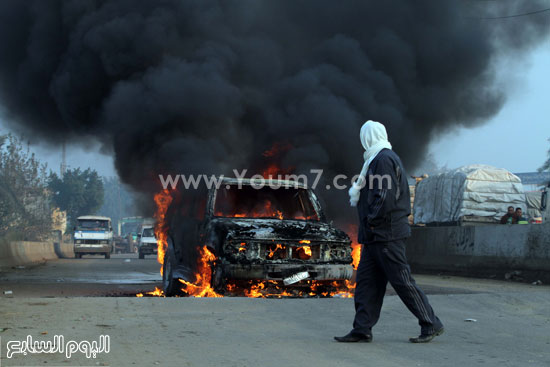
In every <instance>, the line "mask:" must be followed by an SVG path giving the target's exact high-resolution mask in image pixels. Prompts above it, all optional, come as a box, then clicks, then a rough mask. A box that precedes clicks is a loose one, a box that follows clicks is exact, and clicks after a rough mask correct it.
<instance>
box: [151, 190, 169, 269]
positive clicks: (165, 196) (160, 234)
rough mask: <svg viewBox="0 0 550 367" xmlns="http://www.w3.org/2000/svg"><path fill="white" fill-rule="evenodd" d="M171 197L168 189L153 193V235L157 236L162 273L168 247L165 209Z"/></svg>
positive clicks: (158, 257)
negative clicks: (154, 221)
mask: <svg viewBox="0 0 550 367" xmlns="http://www.w3.org/2000/svg"><path fill="white" fill-rule="evenodd" d="M172 200H173V198H172V195H171V193H170V190H168V189H165V190H162V191H160V192H158V193H157V194H156V195H155V203H156V204H157V211H156V212H155V219H156V224H155V236H156V238H157V261H158V262H159V264H161V267H160V273H161V274H162V265H163V264H164V255H165V254H166V249H167V248H168V242H167V238H168V225H167V224H166V220H165V217H166V211H167V210H168V207H169V206H170V203H171V202H172Z"/></svg>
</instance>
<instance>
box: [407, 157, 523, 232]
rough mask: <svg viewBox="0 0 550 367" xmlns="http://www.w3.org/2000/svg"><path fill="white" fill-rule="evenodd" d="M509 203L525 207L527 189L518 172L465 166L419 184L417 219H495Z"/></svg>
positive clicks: (425, 221)
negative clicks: (516, 173)
mask: <svg viewBox="0 0 550 367" xmlns="http://www.w3.org/2000/svg"><path fill="white" fill-rule="evenodd" d="M510 205H512V206H514V208H515V207H520V208H522V209H523V210H524V211H525V207H526V205H525V193H524V191H523V186H522V184H521V180H520V179H519V178H518V177H517V176H516V175H514V174H512V173H510V172H509V171H507V170H505V169H501V168H495V167H491V166H485V165H471V166H464V167H460V168H457V169H455V170H451V171H447V172H444V173H440V174H438V175H435V176H430V177H428V178H426V179H424V180H422V181H421V182H420V183H419V184H418V186H417V187H416V194H415V198H414V222H415V223H418V224H419V223H446V222H456V221H460V220H461V219H463V218H464V217H468V216H473V217H482V218H483V219H486V220H494V221H495V222H496V221H498V220H499V219H500V217H501V216H503V215H504V214H505V213H506V211H507V208H508V206H510Z"/></svg>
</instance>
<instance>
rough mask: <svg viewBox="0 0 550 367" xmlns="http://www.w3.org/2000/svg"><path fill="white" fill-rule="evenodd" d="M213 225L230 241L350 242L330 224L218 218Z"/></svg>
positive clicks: (345, 235) (347, 237)
mask: <svg viewBox="0 0 550 367" xmlns="http://www.w3.org/2000/svg"><path fill="white" fill-rule="evenodd" d="M211 224H212V225H214V226H215V227H217V228H219V229H223V230H224V231H225V232H226V233H227V237H228V238H229V239H248V240H252V239H257V240H283V241H284V240H287V241H301V240H309V241H328V242H349V241H350V239H349V236H348V235H347V234H346V233H345V232H344V231H342V230H340V229H337V228H334V227H333V226H331V225H330V224H328V223H325V222H317V221H303V220H280V219H254V218H250V219H242V218H216V219H213V220H212V223H211Z"/></svg>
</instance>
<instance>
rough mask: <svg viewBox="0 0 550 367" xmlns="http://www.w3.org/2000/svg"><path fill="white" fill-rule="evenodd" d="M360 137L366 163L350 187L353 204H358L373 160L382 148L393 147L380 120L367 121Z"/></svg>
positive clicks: (350, 197) (351, 202)
mask: <svg viewBox="0 0 550 367" xmlns="http://www.w3.org/2000/svg"><path fill="white" fill-rule="evenodd" d="M359 138H360V139H361V144H362V145H363V148H365V153H363V158H364V159H365V163H363V168H362V169H361V173H360V174H359V178H358V179H357V181H355V182H354V183H353V185H352V186H351V188H350V189H349V201H350V204H351V206H357V202H358V201H359V196H360V195H361V188H363V187H364V186H365V184H366V183H367V177H366V176H367V171H368V169H369V165H370V164H371V162H372V160H373V159H374V158H375V157H376V156H377V155H378V153H380V151H381V150H382V149H384V148H387V149H391V144H390V142H389V141H388V133H387V132H386V128H385V127H384V125H382V124H381V123H379V122H376V121H372V120H369V121H367V122H365V123H364V124H363V126H362V127H361V132H360V133H359Z"/></svg>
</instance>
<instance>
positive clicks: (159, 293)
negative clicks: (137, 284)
mask: <svg viewBox="0 0 550 367" xmlns="http://www.w3.org/2000/svg"><path fill="white" fill-rule="evenodd" d="M145 294H146V295H148V296H153V297H164V292H163V291H162V289H160V288H157V287H155V290H154V291H152V292H145ZM143 296H144V294H143V293H138V294H136V297H143Z"/></svg>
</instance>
